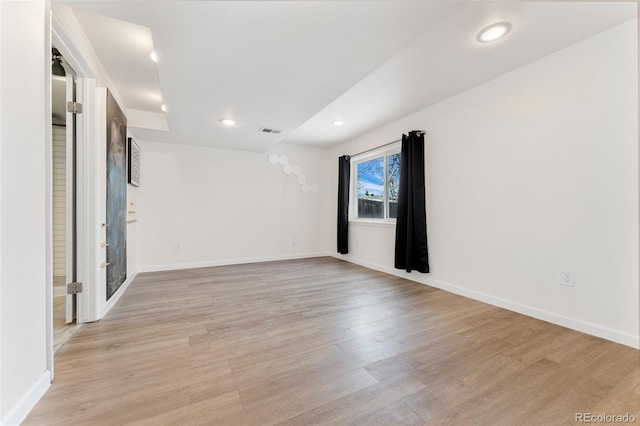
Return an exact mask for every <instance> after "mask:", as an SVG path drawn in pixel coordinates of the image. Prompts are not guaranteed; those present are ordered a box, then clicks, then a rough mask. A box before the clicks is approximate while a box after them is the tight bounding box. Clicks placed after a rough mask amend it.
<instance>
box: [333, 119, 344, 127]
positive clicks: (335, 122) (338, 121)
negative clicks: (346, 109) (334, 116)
mask: <svg viewBox="0 0 640 426" xmlns="http://www.w3.org/2000/svg"><path fill="white" fill-rule="evenodd" d="M343 124H344V121H342V120H336V121H334V122H333V125H334V126H342V125H343Z"/></svg>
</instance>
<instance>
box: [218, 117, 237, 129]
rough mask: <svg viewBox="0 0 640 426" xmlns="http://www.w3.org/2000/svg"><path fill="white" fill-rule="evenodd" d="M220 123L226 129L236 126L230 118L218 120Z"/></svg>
mask: <svg viewBox="0 0 640 426" xmlns="http://www.w3.org/2000/svg"><path fill="white" fill-rule="evenodd" d="M220 122H221V123H222V124H224V125H225V126H227V127H232V126H235V125H236V121H235V120H232V119H230V118H223V119H222V120H220Z"/></svg>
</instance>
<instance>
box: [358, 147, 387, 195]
mask: <svg viewBox="0 0 640 426" xmlns="http://www.w3.org/2000/svg"><path fill="white" fill-rule="evenodd" d="M383 194H384V157H380V158H374V159H373V160H369V161H365V162H363V163H360V164H358V198H363V197H367V198H379V199H382V196H383Z"/></svg>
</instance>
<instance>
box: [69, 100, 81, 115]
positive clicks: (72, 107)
mask: <svg viewBox="0 0 640 426" xmlns="http://www.w3.org/2000/svg"><path fill="white" fill-rule="evenodd" d="M67 111H68V112H70V113H71V114H82V104H81V103H80V102H67Z"/></svg>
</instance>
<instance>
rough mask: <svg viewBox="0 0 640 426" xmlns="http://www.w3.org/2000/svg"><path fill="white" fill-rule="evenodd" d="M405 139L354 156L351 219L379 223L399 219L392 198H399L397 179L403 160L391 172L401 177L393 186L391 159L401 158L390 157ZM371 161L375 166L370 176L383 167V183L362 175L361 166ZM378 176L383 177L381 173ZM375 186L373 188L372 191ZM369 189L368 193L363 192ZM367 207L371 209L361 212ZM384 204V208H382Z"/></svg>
mask: <svg viewBox="0 0 640 426" xmlns="http://www.w3.org/2000/svg"><path fill="white" fill-rule="evenodd" d="M400 149H401V142H400V141H398V142H397V143H393V144H391V145H385V146H383V147H381V148H379V149H374V150H371V151H367V152H366V153H365V154H361V155H356V156H353V157H351V182H350V191H349V193H350V196H349V206H350V207H349V221H350V222H359V223H370V224H379V225H385V224H386V225H395V223H396V219H395V217H394V216H395V214H394V211H393V206H394V204H393V203H390V202H389V200H390V199H391V200H393V199H394V198H395V197H397V184H393V182H396V181H399V162H398V163H397V164H395V163H394V164H392V165H391V166H392V170H391V173H393V174H394V175H395V173H397V174H398V175H397V179H392V181H391V185H390V181H389V178H390V176H389V173H390V162H392V161H396V160H397V161H399V155H398V157H394V158H392V159H390V156H394V154H400ZM376 159H380V160H381V161H382V164H380V163H379V162H373V160H376ZM369 162H371V167H372V169H376V170H375V171H372V170H369V171H368V172H367V173H368V175H369V177H371V178H373V177H374V176H373V175H374V174H376V173H375V172H379V169H380V168H381V169H382V174H383V175H382V183H379V182H377V181H376V182H374V180H375V179H367V178H366V177H364V175H363V176H360V175H361V173H359V166H360V165H363V164H364V163H369ZM377 177H380V176H379V175H378V176H377ZM369 189H371V190H369ZM363 190H364V191H365V192H366V194H367V195H364V194H362V191H363ZM365 206H366V208H367V212H366V213H363V212H362V211H359V210H361V209H363V208H365ZM378 206H381V207H378Z"/></svg>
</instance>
